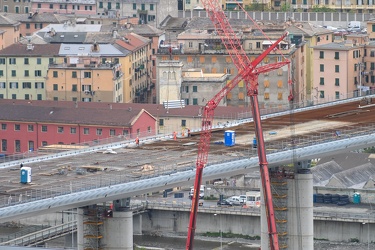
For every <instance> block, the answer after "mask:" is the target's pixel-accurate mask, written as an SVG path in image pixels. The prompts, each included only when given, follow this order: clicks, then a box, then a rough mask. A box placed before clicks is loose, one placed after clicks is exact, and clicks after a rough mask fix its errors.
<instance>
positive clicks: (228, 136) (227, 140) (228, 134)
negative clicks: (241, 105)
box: [224, 130, 236, 147]
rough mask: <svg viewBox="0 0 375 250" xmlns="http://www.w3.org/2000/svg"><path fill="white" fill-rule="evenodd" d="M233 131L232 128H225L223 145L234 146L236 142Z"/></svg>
mask: <svg viewBox="0 0 375 250" xmlns="http://www.w3.org/2000/svg"><path fill="white" fill-rule="evenodd" d="M235 135H236V134H235V132H234V131H233V130H227V131H225V132H224V145H225V146H227V147H231V146H234V145H235V144H236V141H235Z"/></svg>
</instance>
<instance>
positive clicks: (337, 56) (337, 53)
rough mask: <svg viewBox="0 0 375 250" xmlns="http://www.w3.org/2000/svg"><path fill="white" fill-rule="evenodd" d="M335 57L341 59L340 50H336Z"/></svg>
mask: <svg viewBox="0 0 375 250" xmlns="http://www.w3.org/2000/svg"><path fill="white" fill-rule="evenodd" d="M335 59H336V60H338V59H340V52H335Z"/></svg>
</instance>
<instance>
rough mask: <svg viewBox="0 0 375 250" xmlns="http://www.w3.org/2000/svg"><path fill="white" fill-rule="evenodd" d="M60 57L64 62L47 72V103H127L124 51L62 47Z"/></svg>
mask: <svg viewBox="0 0 375 250" xmlns="http://www.w3.org/2000/svg"><path fill="white" fill-rule="evenodd" d="M59 56H60V57H62V58H63V62H62V63H56V64H50V65H49V69H48V72H47V80H46V95H47V98H46V99H47V100H54V101H82V102H124V96H123V95H124V83H123V75H124V72H123V71H122V67H121V63H120V58H123V57H126V56H127V55H126V54H124V53H123V52H122V51H120V50H118V49H117V48H115V47H114V46H113V45H111V44H97V43H94V44H61V46H60V49H59Z"/></svg>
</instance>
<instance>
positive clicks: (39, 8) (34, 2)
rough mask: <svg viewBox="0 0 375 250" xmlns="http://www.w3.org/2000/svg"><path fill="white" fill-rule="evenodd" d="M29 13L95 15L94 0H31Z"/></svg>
mask: <svg viewBox="0 0 375 250" xmlns="http://www.w3.org/2000/svg"><path fill="white" fill-rule="evenodd" d="M31 12H38V13H55V14H75V15H96V1H95V0H71V1H66V0H31Z"/></svg>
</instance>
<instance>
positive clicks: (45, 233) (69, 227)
mask: <svg viewBox="0 0 375 250" xmlns="http://www.w3.org/2000/svg"><path fill="white" fill-rule="evenodd" d="M76 230H77V221H70V222H68V223H65V224H60V225H57V226H54V227H49V228H47V229H43V230H40V231H37V232H34V233H30V234H27V235H24V236H21V237H18V238H15V239H12V240H9V241H6V242H2V243H0V246H35V245H37V244H39V243H42V242H46V241H49V240H52V239H55V238H58V237H61V236H64V235H66V234H70V233H73V232H75V231H76Z"/></svg>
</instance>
